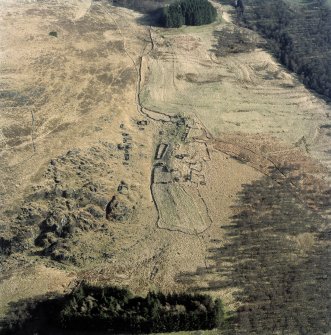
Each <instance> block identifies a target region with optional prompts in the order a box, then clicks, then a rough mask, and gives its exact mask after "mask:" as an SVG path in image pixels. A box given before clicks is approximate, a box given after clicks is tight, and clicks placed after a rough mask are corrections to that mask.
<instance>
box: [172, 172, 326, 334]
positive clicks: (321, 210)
mask: <svg viewBox="0 0 331 335" xmlns="http://www.w3.org/2000/svg"><path fill="white" fill-rule="evenodd" d="M290 169H291V167H289V171H290ZM294 183H295V181H294V180H293V179H292V180H291V179H290V178H283V177H282V178H280V174H279V170H276V169H274V170H273V171H271V173H270V175H269V176H266V177H264V178H262V179H260V180H257V181H255V182H253V183H252V184H249V185H243V189H242V192H241V193H240V194H238V200H237V203H236V205H235V206H234V208H233V211H234V213H237V214H236V215H234V216H233V217H232V224H231V225H228V226H223V227H222V228H223V229H224V230H225V232H226V237H227V238H226V241H227V242H226V243H225V244H223V245H222V246H220V243H219V241H214V244H215V247H213V248H211V249H210V250H209V251H210V255H211V256H210V261H211V263H213V264H214V265H213V266H212V267H211V268H209V269H205V270H202V269H199V270H198V271H197V272H195V273H183V274H181V275H180V276H179V278H178V281H179V282H183V283H190V284H191V285H192V284H193V285H194V283H196V284H197V285H196V286H195V288H194V289H196V290H201V289H202V288H201V287H200V286H199V282H201V281H202V280H207V281H208V286H209V287H208V290H219V289H229V288H232V289H233V288H235V289H236V293H235V294H234V300H235V302H236V303H238V304H240V307H239V309H238V310H237V313H236V316H235V318H234V320H235V321H234V324H233V329H232V330H231V334H291V335H293V334H300V335H301V334H302V335H304V334H316V335H318V334H326V333H328V331H330V329H331V327H330V323H329V316H330V299H329V292H331V285H330V284H331V282H330V275H331V273H330V232H329V231H328V229H329V227H330V225H329V218H330V208H331V206H330V193H329V190H326V191H325V190H324V191H323V190H321V189H318V187H315V189H313V190H312V188H309V190H306V191H305V190H300V191H299V190H298V189H297V188H294V187H293V185H294ZM211 274H212V278H217V279H212V280H211V279H209V280H208V278H210V275H211Z"/></svg>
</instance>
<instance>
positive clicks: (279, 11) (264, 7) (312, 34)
mask: <svg viewBox="0 0 331 335" xmlns="http://www.w3.org/2000/svg"><path fill="white" fill-rule="evenodd" d="M244 2H245V11H244V12H243V15H239V18H240V20H242V22H244V23H245V24H246V25H247V26H248V27H250V28H252V29H255V30H257V31H259V32H261V33H262V34H263V35H264V36H265V37H267V38H268V39H269V41H270V47H271V49H272V51H273V52H274V53H275V55H276V56H277V57H278V58H279V60H280V61H281V62H282V63H283V64H284V65H285V66H286V67H288V68H289V69H290V70H291V71H294V72H296V73H297V74H298V75H299V76H300V78H301V80H302V81H303V83H304V84H305V85H307V87H309V88H312V89H313V90H315V91H316V92H318V93H320V94H324V95H326V96H328V97H331V66H330V64H331V53H330V49H331V37H330V36H331V9H330V7H329V6H328V4H327V1H326V0H312V1H309V2H307V1H305V2H298V1H291V2H289V1H286V0H281V1H280V0H268V1H265V0H245V1H244Z"/></svg>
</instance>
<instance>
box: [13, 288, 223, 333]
mask: <svg viewBox="0 0 331 335" xmlns="http://www.w3.org/2000/svg"><path fill="white" fill-rule="evenodd" d="M25 306H26V304H25ZM46 311H47V312H46ZM45 312H46V313H45ZM20 314H21V315H22V312H20ZM24 314H25V315H30V316H29V317H28V318H27V320H26V321H24V322H22V320H18V323H19V325H18V324H16V326H14V325H11V331H8V333H7V334H20V333H21V331H24V332H26V331H27V330H28V329H29V330H31V332H33V331H36V330H37V331H42V330H43V329H44V327H45V326H47V327H51V328H52V329H64V330H67V331H69V330H71V331H84V332H91V333H95V332H98V331H107V332H110V333H157V332H174V331H181V330H199V329H214V328H217V327H220V326H221V325H222V324H223V322H224V311H223V305H222V302H221V300H219V299H216V300H213V299H212V298H211V297H210V296H208V295H202V294H194V295H193V294H187V293H182V294H176V293H174V294H168V295H165V294H163V293H154V292H149V293H148V294H147V296H146V297H145V298H143V297H139V296H134V295H133V294H132V293H131V292H130V291H128V290H127V289H122V288H116V287H104V288H101V287H95V286H90V285H86V284H82V285H80V286H79V287H78V288H76V289H75V290H74V291H73V292H72V293H71V294H69V295H67V296H65V297H62V298H58V299H53V300H50V299H48V300H46V301H43V302H39V303H37V304H36V305H35V306H34V307H33V309H32V310H31V311H30V312H24ZM45 314H46V315H45ZM41 319H44V321H43V325H42V326H41V323H40V322H39V323H38V325H35V326H33V325H31V324H33V323H34V320H41ZM36 327H37V328H36ZM25 334H27V333H25Z"/></svg>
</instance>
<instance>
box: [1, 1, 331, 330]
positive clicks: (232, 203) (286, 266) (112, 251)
mask: <svg viewBox="0 0 331 335" xmlns="http://www.w3.org/2000/svg"><path fill="white" fill-rule="evenodd" d="M213 4H214V5H215V6H217V8H218V10H219V13H220V17H219V19H218V21H217V22H216V23H213V24H211V25H208V26H202V27H183V28H180V29H169V30H166V29H162V28H159V27H149V26H147V25H143V24H142V23H141V22H142V15H141V14H139V13H137V12H134V11H131V10H128V9H124V8H118V7H112V6H111V5H109V4H108V3H107V2H106V1H93V2H91V1H88V0H80V1H73V2H65V1H62V0H58V1H56V2H52V1H43V2H42V3H40V2H32V1H31V2H24V3H23V2H18V1H10V0H5V1H2V3H1V6H0V15H1V21H2V24H1V27H0V41H1V42H0V43H1V44H0V46H1V56H0V57H1V63H0V64H1V65H0V66H1V73H2V76H1V79H0V94H1V95H0V98H1V99H0V106H1V111H0V148H1V151H0V175H1V177H0V178H1V183H0V199H1V201H0V238H2V240H0V242H1V241H10V242H8V243H11V244H10V245H11V248H12V253H11V254H10V255H3V256H2V257H1V258H0V261H1V263H0V313H1V315H4V314H5V313H6V312H8V310H10V305H11V303H13V302H17V301H20V300H24V299H30V298H34V297H38V296H41V295H43V294H46V293H50V292H65V291H66V290H69V289H70V288H71V287H72V285H74V284H75V283H77V282H79V281H81V280H87V281H89V282H91V283H102V284H111V285H121V286H126V287H129V288H130V289H132V290H133V291H134V292H136V293H138V294H144V293H146V292H147V291H148V290H150V289H152V290H164V291H166V292H171V291H176V290H178V291H182V290H191V291H199V292H208V293H209V294H212V295H213V296H215V297H216V296H217V297H221V298H222V299H223V301H224V304H225V305H226V308H227V309H228V310H235V309H237V308H239V307H243V308H245V306H246V305H247V301H249V306H253V307H252V308H253V310H254V308H257V307H256V305H254V303H253V302H252V301H251V300H249V299H251V297H250V296H248V295H247V291H251V292H252V291H253V290H256V291H257V293H256V296H257V297H258V298H257V299H260V298H261V296H262V295H266V294H267V293H268V292H269V291H270V290H271V288H270V287H269V286H268V285H269V284H270V282H272V280H269V279H270V278H273V274H272V273H273V271H277V273H278V274H279V271H283V270H284V277H283V278H280V279H279V281H280V282H282V281H283V282H284V287H280V288H279V287H278V286H277V289H276V288H275V287H273V289H274V290H276V291H277V290H278V291H279V292H281V293H280V294H279V295H278V297H280V298H279V299H280V305H281V304H282V303H284V302H283V301H282V299H285V298H286V299H287V298H288V299H289V303H288V306H290V307H289V309H290V310H291V313H292V312H293V313H295V310H294V309H291V308H292V305H291V301H292V300H293V304H294V303H295V299H298V300H297V301H299V302H302V303H304V302H305V301H306V299H308V296H309V295H307V293H306V287H304V288H302V289H301V286H300V290H299V289H298V290H299V291H300V298H295V294H293V296H292V295H289V296H286V297H285V296H283V295H282V294H283V293H284V292H285V291H286V287H285V286H286V285H288V279H287V277H286V275H288V274H289V273H294V274H295V275H294V276H297V277H295V278H294V279H293V280H294V282H295V284H293V286H292V287H294V288H297V287H299V286H298V285H299V284H298V281H299V282H301V283H304V282H306V280H311V281H312V282H313V283H314V284H315V285H317V284H316V278H317V277H316V276H315V273H313V270H311V271H310V270H309V269H312V268H314V266H311V267H309V268H307V269H308V270H307V271H306V276H307V277H304V274H302V273H301V272H300V271H299V270H298V269H299V268H300V267H301V266H303V264H310V265H311V264H318V265H317V268H318V270H321V271H322V272H323V271H326V269H325V262H328V257H327V255H325V254H323V252H322V250H323V248H324V249H325V248H327V247H328V245H329V244H328V240H327V239H326V238H325V239H323V238H322V237H323V236H324V235H323V234H325V231H326V229H327V226H328V223H329V222H330V221H329V220H330V200H329V194H330V193H329V192H330V191H329V190H330V181H331V179H330V170H331V157H330V148H331V136H330V127H331V126H330V115H331V107H330V104H329V103H328V102H326V101H325V100H323V99H322V98H321V97H319V96H317V95H315V94H314V93H313V92H310V91H309V90H307V89H306V88H305V87H304V86H303V85H302V84H301V83H300V82H299V80H298V78H296V77H295V76H294V75H293V74H291V73H289V72H288V71H287V70H286V69H284V68H283V67H282V66H281V65H280V64H278V63H277V62H276V61H275V59H274V58H273V56H272V55H270V54H269V53H268V52H267V51H266V50H265V49H263V40H262V39H261V37H259V36H257V35H256V33H254V32H252V31H248V30H245V29H243V28H237V27H236V25H235V23H233V22H232V19H231V18H232V15H233V13H232V9H231V8H230V7H229V6H221V5H220V4H217V3H216V2H213ZM222 14H223V17H221V15H222ZM235 29H241V30H242V31H241V33H242V34H244V35H245V36H246V37H247V38H248V39H249V40H250V41H251V43H252V45H253V47H252V49H250V50H246V51H241V52H238V53H231V51H229V50H228V49H226V50H225V49H224V50H222V47H223V43H222V36H224V38H226V36H228V35H230V36H231V34H232V32H234V31H235ZM52 31H55V32H57V37H54V36H51V35H49V33H50V32H52ZM226 34H228V35H226ZM233 43H236V41H235V40H234V42H233ZM224 44H225V40H224ZM160 144H162V145H164V148H165V149H164V152H161V151H162V150H161V149H162V147H161V149H159V145H160ZM158 150H161V151H158ZM113 197H115V200H116V201H117V202H118V203H119V205H120V206H119V207H116V206H115V205H113V204H114V203H115V202H113V203H112V199H113ZM276 209H277V210H276ZM259 213H260V214H259ZM270 216H272V217H273V218H276V219H275V220H274V221H275V222H274V221H273V220H271V217H270ZM300 220H301V221H300ZM276 221H277V222H276ZM281 223H284V224H283V225H282V226H281V227H280V225H281ZM263 224H265V226H263V227H261V225H263ZM64 226H66V227H69V228H70V229H71V230H70V232H71V233H70V234H65V233H64V228H63V227H64ZM52 227H56V228H54V229H56V231H55V230H54V229H53V228H52ZM250 227H251V228H250ZM69 228H68V229H69ZM253 230H254V232H258V233H259V234H258V236H255V235H254V236H253V235H252V232H253ZM280 232H281V233H280ZM243 236H246V238H243ZM259 236H260V237H261V238H258V237H259ZM276 237H277V238H276ZM274 238H275V239H274ZM242 239H243V240H242ZM13 241H14V242H13ZM16 241H18V242H17V243H16ZM36 241H39V242H36ZM245 241H246V242H247V243H251V244H250V245H249V246H248V245H246V244H245ZM277 241H278V242H277ZM1 243H2V244H3V245H5V242H1ZM6 243H7V242H6ZM268 243H269V245H268ZM0 246H1V244H0ZM245 248H246V249H247V250H246V249H245ZM254 248H256V249H258V250H255V249H254ZM253 249H254V250H253ZM269 249H270V250H273V251H274V253H272V252H271V251H270V252H269ZM256 253H257V254H256ZM275 254H276V255H278V257H277V256H275ZM254 255H255V256H256V255H260V256H256V257H255V256H254ZM261 255H266V257H262V256H261ZM318 255H320V257H319V258H318V259H316V257H317V256H318ZM248 259H250V260H252V259H253V260H254V262H255V261H256V262H258V265H256V271H255V272H254V273H253V271H251V270H250V268H249V262H248V261H247V264H248V265H247V264H243V263H244V261H245V260H248ZM240 261H242V262H243V263H242V264H241V265H240V264H239V263H240ZM254 266H255V265H254ZM305 266H306V265H305ZM307 266H308V265H307ZM281 269H283V270H281ZM293 269H295V270H293ZM305 269H306V268H305ZM315 269H316V267H315ZM323 269H324V270H323ZM296 271H297V272H296ZM316 271H317V270H316ZM239 274H240V275H242V277H240V278H239V277H238V276H239ZM255 275H256V276H260V278H265V279H263V280H262V282H261V285H258V284H256V283H257V278H256V277H254V276H255ZM264 276H266V277H264ZM279 276H280V274H279ZM323 276H324V272H323ZM238 278H239V279H238ZM243 278H248V279H249V280H250V283H251V286H247V285H246V284H243ZM268 278H269V279H268ZM307 278H308V279H307ZM297 280H298V281H297ZM254 283H255V284H254ZM268 283H269V284H268ZM272 283H273V282H272ZM270 285H271V284H270ZM279 285H280V286H281V284H279ZM320 287H324V286H323V285H321V286H320ZM278 291H277V292H278ZM299 291H298V292H299ZM318 294H321V295H322V293H321V292H318V293H317V296H318ZM261 299H262V298H261ZM270 299H271V300H272V299H273V297H270ZM275 299H276V298H275ZM277 299H278V298H277ZM291 299H292V300H291ZM301 299H302V300H301ZM315 299H316V297H315ZM263 301H264V300H263ZM284 301H285V300H284ZM277 303H279V301H278V300H277ZM323 303H324V301H323V299H322V300H320V302H319V304H320V305H321V306H322V305H323ZM317 305H318V301H316V306H317ZM254 306H255V307H254ZM314 306H315V305H314ZM323 306H324V305H323ZM293 308H294V307H293ZM316 308H317V310H318V307H316ZM261 313H262V312H261ZM261 313H257V312H256V318H259V319H258V320H257V321H256V320H255V321H256V322H255V321H254V322H255V323H254V322H253V321H251V319H250V316H249V313H248V312H247V313H246V314H245V313H244V314H243V315H244V316H245V317H246V316H247V315H248V316H247V319H245V317H242V319H241V320H242V323H241V324H240V326H239V328H238V334H243V333H244V332H241V331H243V329H246V330H247V329H251V328H249V327H248V326H247V324H250V327H252V326H251V325H252V324H254V327H256V329H257V333H259V334H262V332H261V329H263V327H264V326H265V325H264V323H263V321H261V320H263V318H265V316H263V314H261ZM277 313H279V311H278V310H277V311H276V312H274V311H272V313H271V314H269V316H270V318H271V320H272V321H270V320H268V321H269V323H273V322H275V323H276V321H275V320H279V318H280V319H282V317H283V316H282V315H281V316H280V317H279V314H277ZM299 314H300V313H299ZM277 318H278V319H277ZM248 319H249V320H250V321H247V320H248ZM240 327H242V328H240ZM245 327H248V328H245ZM289 327H290V326H289ZM259 329H260V330H259ZM312 329H313V328H312ZM259 331H260V332H259ZM251 333H252V334H253V332H251ZM276 333H277V332H276V331H275V332H274V334H276ZM313 333H314V332H312V333H311V334H313ZM208 334H209V333H208ZM211 334H212V333H211ZM270 334H271V333H270ZM291 334H295V332H293V333H291ZM316 334H317V333H316Z"/></svg>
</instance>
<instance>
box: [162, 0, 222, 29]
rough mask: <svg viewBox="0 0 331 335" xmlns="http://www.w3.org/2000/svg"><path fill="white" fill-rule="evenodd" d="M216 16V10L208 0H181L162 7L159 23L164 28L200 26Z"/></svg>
mask: <svg viewBox="0 0 331 335" xmlns="http://www.w3.org/2000/svg"><path fill="white" fill-rule="evenodd" d="M216 17H217V11H216V9H215V8H214V7H213V6H212V5H211V4H210V2H209V1H208V0H181V1H176V2H174V3H172V4H171V5H169V6H167V7H165V8H164V9H163V13H162V16H161V22H160V23H161V25H162V26H164V27H166V28H179V27H181V26H182V25H184V24H185V25H189V26H200V25H203V24H209V23H211V22H213V21H215V19H216Z"/></svg>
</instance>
